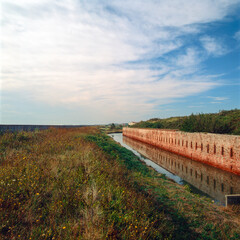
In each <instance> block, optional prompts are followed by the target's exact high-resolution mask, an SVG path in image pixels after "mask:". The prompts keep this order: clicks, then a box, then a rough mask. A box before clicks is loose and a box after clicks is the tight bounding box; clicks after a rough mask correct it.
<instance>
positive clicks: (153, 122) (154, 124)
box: [132, 109, 240, 135]
mask: <svg viewBox="0 0 240 240" xmlns="http://www.w3.org/2000/svg"><path fill="white" fill-rule="evenodd" d="M132 127H134V128H162V129H179V130H181V131H185V132H209V133H221V134H235V135H240V110H239V109H235V110H230V111H221V112H219V113H209V114H196V115H194V114H192V115H190V116H184V117H172V118H166V119H158V118H154V119H150V120H148V121H141V122H139V123H136V124H135V125H133V126H132Z"/></svg>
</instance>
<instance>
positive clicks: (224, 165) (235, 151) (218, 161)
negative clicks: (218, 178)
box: [123, 128, 240, 175]
mask: <svg viewBox="0 0 240 240" xmlns="http://www.w3.org/2000/svg"><path fill="white" fill-rule="evenodd" d="M123 135H124V136H127V137H130V138H133V139H136V140H139V141H142V142H145V143H148V144H151V145H154V146H157V147H160V148H162V149H165V150H167V151H170V152H174V153H177V154H179V155H182V156H185V157H188V158H190V159H193V160H196V161H201V162H204V163H206V164H209V165H212V166H214V167H218V168H221V169H223V170H226V171H229V172H232V173H235V174H238V175H240V136H234V135H223V134H211V133H186V132H181V131H176V130H162V129H146V128H123Z"/></svg>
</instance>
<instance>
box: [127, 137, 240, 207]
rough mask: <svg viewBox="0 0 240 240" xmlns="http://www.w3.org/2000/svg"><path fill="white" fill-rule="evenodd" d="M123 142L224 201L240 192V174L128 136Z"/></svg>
mask: <svg viewBox="0 0 240 240" xmlns="http://www.w3.org/2000/svg"><path fill="white" fill-rule="evenodd" d="M123 142H124V143H125V144H127V145H128V146H130V147H132V148H133V149H134V150H136V151H138V152H139V153H140V154H142V155H143V156H145V157H147V158H149V159H151V160H152V161H153V162H155V163H156V164H158V165H160V166H161V167H163V168H165V169H166V170H168V171H169V172H171V173H173V174H175V175H178V176H179V177H181V178H182V179H183V180H185V181H187V182H188V183H190V184H191V185H193V186H194V187H196V188H197V189H199V190H201V191H203V192H205V193H207V194H208V195H209V196H211V197H213V198H214V199H217V200H219V201H220V202H222V203H224V202H225V195H227V194H236V193H240V176H237V175H235V174H232V173H229V172H226V171H222V170H220V169H217V168H215V167H212V166H209V165H206V164H202V163H201V162H197V161H192V160H191V159H188V158H185V157H182V156H180V155H177V154H174V153H171V152H168V151H164V150H162V149H160V148H157V147H155V146H152V145H149V144H146V143H143V142H140V141H136V140H134V139H131V138H128V137H124V138H123Z"/></svg>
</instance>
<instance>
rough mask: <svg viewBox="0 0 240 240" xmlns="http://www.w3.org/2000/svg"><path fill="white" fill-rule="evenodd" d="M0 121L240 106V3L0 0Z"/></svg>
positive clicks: (106, 118)
mask: <svg viewBox="0 0 240 240" xmlns="http://www.w3.org/2000/svg"><path fill="white" fill-rule="evenodd" d="M0 8H1V9H0V13H1V14H0V19H1V20H0V21H1V25H0V44H1V45H0V56H1V57H0V68H1V69H0V79H1V82H0V123H2V124H106V123H111V122H114V123H125V122H130V121H140V120H147V119H150V118H155V117H158V118H166V117H171V116H184V115H190V114H191V113H194V114H196V113H210V112H219V111H220V110H230V109H235V108H240V15H239V12H240V0H201V1H196V0H171V1H168V0H148V1H145V0H131V1H127V0H101V1H100V0H98V1H97V0H17V1H16V0H2V1H1V7H0Z"/></svg>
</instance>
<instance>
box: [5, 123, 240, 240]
mask: <svg viewBox="0 0 240 240" xmlns="http://www.w3.org/2000/svg"><path fill="white" fill-rule="evenodd" d="M239 237H240V216H239V215H237V214H236V213H234V212H233V211H232V210H230V209H228V210H226V209H224V208H223V207H218V206H215V205H213V204H212V203H211V202H210V200H208V199H206V198H204V197H199V196H196V195H194V194H192V193H190V192H189V190H188V189H187V188H184V187H182V186H179V185H177V184H176V183H174V182H172V181H170V180H168V179H166V178H165V176H164V175H161V174H159V173H157V172H155V171H154V170H153V169H151V168H149V167H147V166H146V165H145V164H144V163H142V162H140V161H139V160H138V158H137V157H136V156H135V155H134V154H133V153H132V152H130V151H128V150H127V149H125V148H123V147H121V146H120V145H118V144H117V143H115V142H114V141H113V140H112V139H111V138H110V137H108V136H106V135H104V134H102V133H100V132H99V130H98V129H96V128H93V127H92V128H79V129H48V130H44V131H39V132H20V133H5V134H3V135H1V136H0V239H239Z"/></svg>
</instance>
